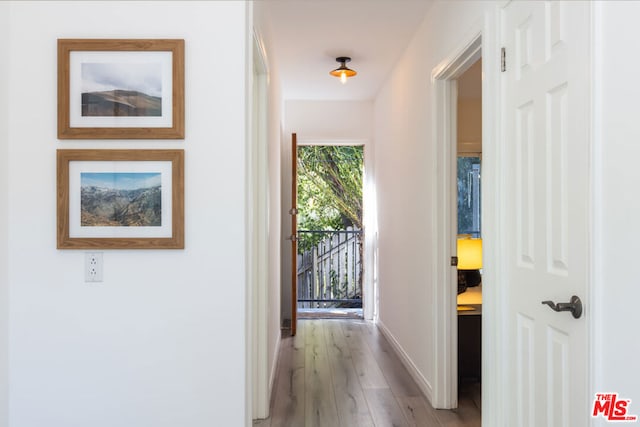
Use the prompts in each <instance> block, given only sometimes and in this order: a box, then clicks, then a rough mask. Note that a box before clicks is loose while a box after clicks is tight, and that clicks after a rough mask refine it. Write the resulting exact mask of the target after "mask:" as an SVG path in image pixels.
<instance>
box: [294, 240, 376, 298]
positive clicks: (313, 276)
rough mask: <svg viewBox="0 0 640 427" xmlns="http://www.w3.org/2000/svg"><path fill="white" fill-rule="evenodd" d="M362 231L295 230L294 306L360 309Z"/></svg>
mask: <svg viewBox="0 0 640 427" xmlns="http://www.w3.org/2000/svg"><path fill="white" fill-rule="evenodd" d="M362 251H363V233H362V230H357V229H352V228H348V229H346V230H337V231H333V230H330V231H327V230H301V231H298V269H297V270H298V271H297V273H298V308H333V307H343V308H362V277H363V276H362V268H363V267H362Z"/></svg>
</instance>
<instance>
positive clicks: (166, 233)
mask: <svg viewBox="0 0 640 427" xmlns="http://www.w3.org/2000/svg"><path fill="white" fill-rule="evenodd" d="M171 169H172V164H171V162H170V161H71V162H69V237H71V238H83V237H89V238H90V237H98V238H106V237H116V238H122V237H124V238H126V237H141V238H158V237H160V238H170V237H171V236H172V218H171V212H172V211H173V206H172V197H171V189H172V188H173V182H172V170H171ZM86 172H115V173H133V172H159V173H160V174H161V202H162V208H161V209H162V213H161V218H162V219H161V225H160V226H132V227H126V226H120V227H116V226H93V227H92V226H82V225H81V221H80V213H81V201H80V189H81V182H80V181H81V174H82V173H86Z"/></svg>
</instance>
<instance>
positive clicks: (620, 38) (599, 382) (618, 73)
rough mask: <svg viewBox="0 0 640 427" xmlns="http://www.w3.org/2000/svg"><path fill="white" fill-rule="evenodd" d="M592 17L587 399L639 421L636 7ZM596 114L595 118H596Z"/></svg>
mask: <svg viewBox="0 0 640 427" xmlns="http://www.w3.org/2000/svg"><path fill="white" fill-rule="evenodd" d="M599 6H600V7H601V9H598V15H597V16H598V19H599V23H600V25H601V32H600V37H601V38H599V42H601V44H600V46H599V48H598V49H597V55H599V58H600V60H599V61H598V65H599V67H601V68H599V69H597V70H596V72H599V74H597V78H598V81H599V83H598V84H599V85H600V86H599V93H597V95H599V96H600V99H597V100H596V105H597V107H598V108H600V111H599V112H597V114H598V117H599V119H601V121H600V123H599V129H598V128H597V130H599V132H600V133H599V134H598V133H596V144H597V145H596V150H597V151H596V153H595V156H594V163H595V165H594V166H595V169H596V171H597V173H598V174H599V178H600V179H601V184H597V186H596V193H597V197H598V199H597V200H596V201H597V216H596V224H595V226H596V230H597V234H596V238H597V242H600V243H601V244H602V246H601V250H600V251H599V252H597V253H596V254H595V260H596V262H597V264H598V268H597V270H596V272H597V275H596V280H597V281H598V282H599V283H597V284H598V285H599V289H597V291H596V292H597V293H596V295H595V296H594V298H592V300H593V301H594V303H595V304H596V306H595V308H594V310H597V311H596V313H597V315H598V319H599V320H600V321H599V322H598V324H597V325H596V327H597V332H598V334H597V335H596V337H595V342H594V347H595V349H596V350H598V351H599V354H598V357H597V359H596V368H597V369H598V370H599V371H600V374H599V375H598V378H596V381H595V389H594V390H593V391H594V392H602V391H610V392H618V393H620V394H621V396H620V397H621V398H625V399H632V404H631V407H630V412H631V414H633V415H640V381H639V377H638V375H637V369H636V368H635V365H636V363H637V360H636V358H637V355H638V354H640V340H638V339H637V332H636V331H637V330H638V327H639V326H640V312H639V311H638V310H636V309H635V308H634V305H633V304H634V303H635V301H638V300H640V282H639V280H638V272H637V269H636V266H637V256H638V253H640V246H639V245H638V235H639V233H640V231H639V230H638V227H637V224H638V212H640V197H638V194H639V192H638V185H639V183H640V167H638V161H639V159H640V144H639V143H638V141H640V122H639V121H638V103H637V101H636V100H637V99H638V97H639V96H640V86H638V85H637V84H635V83H634V82H635V81H636V78H637V70H638V69H640V58H638V55H635V54H634V52H635V50H636V45H637V40H638V38H639V37H640V28H638V25H637V22H636V20H634V18H637V17H638V16H640V2H602V3H601V4H600V5H599ZM600 113H601V115H600Z"/></svg>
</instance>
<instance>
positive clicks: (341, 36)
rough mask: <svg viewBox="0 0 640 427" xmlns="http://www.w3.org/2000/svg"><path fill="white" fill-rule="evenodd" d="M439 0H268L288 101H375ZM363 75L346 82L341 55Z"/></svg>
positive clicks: (267, 15) (274, 52)
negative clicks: (339, 73)
mask: <svg viewBox="0 0 640 427" xmlns="http://www.w3.org/2000/svg"><path fill="white" fill-rule="evenodd" d="M433 2H434V0H339V1H338V0H266V1H264V3H263V4H262V6H263V10H264V13H265V19H266V21H267V22H268V27H269V32H270V39H271V45H272V51H271V55H272V56H271V57H270V58H269V60H270V62H272V63H275V64H276V66H277V68H278V70H279V74H280V76H281V83H282V90H283V97H284V99H296V100H370V99H373V98H374V97H375V96H376V94H377V92H378V89H379V88H380V87H381V85H382V83H383V82H384V80H385V79H386V78H387V76H388V75H389V73H390V72H391V70H392V69H393V66H394V64H395V62H396V61H397V60H398V59H399V58H400V57H401V55H402V53H403V52H404V50H405V49H406V47H407V46H408V44H409V42H410V41H411V39H412V37H413V35H414V34H415V32H416V31H417V30H418V28H419V26H420V24H421V23H422V21H423V19H424V17H425V15H426V13H427V11H428V9H429V7H430V6H431V4H433ZM338 56H350V57H351V58H352V61H351V62H350V63H348V64H347V65H348V66H349V67H350V68H352V69H354V70H356V71H357V72H358V75H357V76H355V77H352V78H350V79H349V80H348V82H347V84H345V85H343V84H341V83H340V80H339V79H337V78H336V77H332V76H330V75H329V71H331V70H333V69H335V68H337V67H338V66H339V64H338V63H337V62H336V60H335V58H336V57H338Z"/></svg>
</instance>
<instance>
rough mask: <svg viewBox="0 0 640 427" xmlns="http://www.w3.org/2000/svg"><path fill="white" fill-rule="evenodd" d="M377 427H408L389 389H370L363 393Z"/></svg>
mask: <svg viewBox="0 0 640 427" xmlns="http://www.w3.org/2000/svg"><path fill="white" fill-rule="evenodd" d="M364 394H365V397H366V399H367V402H368V403H369V408H370V410H371V415H372V416H373V420H374V422H375V424H376V426H377V427H409V423H408V422H407V419H406V418H405V416H404V414H403V412H402V409H401V408H400V405H399V404H398V401H397V400H396V398H395V396H394V395H393V392H391V389H388V388H372V389H368V390H365V391H364Z"/></svg>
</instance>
